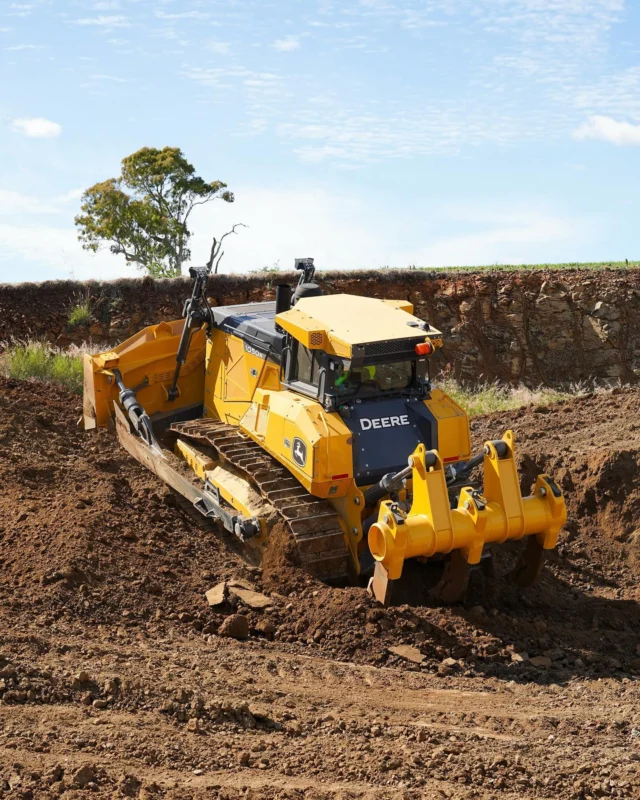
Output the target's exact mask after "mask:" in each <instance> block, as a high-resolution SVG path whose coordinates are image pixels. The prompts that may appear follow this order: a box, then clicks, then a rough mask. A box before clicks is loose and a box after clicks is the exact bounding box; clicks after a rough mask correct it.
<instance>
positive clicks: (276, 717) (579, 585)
mask: <svg viewBox="0 0 640 800" xmlns="http://www.w3.org/2000/svg"><path fill="white" fill-rule="evenodd" d="M639 400H640V390H621V391H617V392H615V393H613V394H602V395H598V396H595V397H592V398H586V399H582V400H575V401H572V402H568V403H565V404H562V405H559V406H555V407H553V410H547V409H533V408H527V409H522V410H520V411H517V412H511V413H509V414H499V415H492V416H491V417H487V418H483V419H479V420H477V421H475V422H474V423H473V434H474V440H475V443H476V445H478V446H480V445H481V444H482V441H483V440H484V439H485V438H495V437H496V436H498V435H501V434H502V432H503V430H504V429H505V428H506V427H512V428H513V429H514V430H515V432H516V436H517V447H518V449H519V453H520V456H521V468H522V474H523V481H524V482H525V483H527V482H528V481H529V480H530V478H531V476H532V475H533V473H534V471H535V470H537V469H539V468H544V469H548V470H549V471H551V472H552V473H553V474H554V475H555V477H556V478H557V479H558V481H559V482H560V483H561V484H562V486H563V487H564V488H565V490H566V492H567V497H568V502H569V510H570V520H569V523H568V525H567V528H566V530H565V531H564V532H563V534H562V537H561V543H560V547H559V549H558V552H557V553H556V554H554V555H553V556H552V557H551V559H550V563H549V564H548V566H547V568H546V570H545V573H544V578H543V580H542V581H541V582H540V584H539V585H538V586H536V587H535V588H533V589H531V590H528V591H526V592H520V591H517V590H516V589H514V588H513V587H511V586H510V585H509V584H507V583H506V581H505V580H504V579H503V578H502V577H501V576H503V575H504V574H505V573H506V572H507V571H508V569H509V567H510V564H511V563H512V561H513V559H514V557H515V547H513V548H512V547H503V548H500V549H498V551H497V553H496V556H495V559H494V560H495V562H496V573H497V577H496V578H494V579H492V580H489V579H484V580H482V579H481V576H479V575H478V576H476V578H474V580H473V582H472V587H471V590H470V594H469V596H468V598H467V600H466V602H465V603H464V604H463V605H460V606H457V607H452V608H437V607H432V606H429V605H420V606H415V607H409V606H397V607H393V608H390V609H387V610H383V609H381V608H378V607H377V606H376V605H375V604H374V603H372V602H371V600H370V599H369V598H368V597H367V595H366V593H365V592H364V591H363V590H361V589H358V588H349V589H336V588H330V587H327V586H324V585H323V584H321V583H318V582H317V581H314V580H313V579H312V578H310V577H309V576H307V575H305V574H304V573H301V572H299V571H296V570H295V569H293V568H291V567H289V566H288V565H287V564H286V562H285V561H283V559H279V558H272V559H271V561H270V562H269V564H268V565H267V566H266V567H265V569H264V570H256V569H252V568H248V567H246V566H245V565H244V563H243V562H242V560H241V559H240V558H239V557H238V556H237V555H235V554H233V553H230V552H229V551H228V550H226V549H224V548H223V547H222V545H221V544H220V542H219V541H218V539H217V538H216V537H215V536H213V535H211V534H206V533H203V531H201V530H199V529H197V528H195V527H194V526H193V524H192V523H190V522H189V521H187V520H185V519H184V518H183V517H182V515H181V514H180V513H179V512H178V510H177V509H176V508H175V507H174V505H173V502H172V499H171V496H170V495H169V493H168V492H167V490H166V489H165V488H164V487H163V486H162V485H161V484H159V483H158V482H157V481H156V480H155V479H154V478H153V476H152V475H150V474H149V473H147V472H145V471H144V470H143V469H142V468H140V467H139V466H138V465H137V464H136V463H135V462H133V461H132V460H131V459H130V458H129V457H128V456H127V455H126V454H125V453H123V452H122V451H120V450H118V449H117V444H116V441H115V439H114V437H113V436H112V435H111V434H110V433H107V432H105V431H97V432H93V433H91V434H87V433H83V432H81V431H80V430H79V429H78V428H77V426H76V419H77V418H78V416H79V414H80V407H79V401H78V399H77V398H75V397H73V396H70V395H67V394H66V393H64V392H62V391H60V390H57V389H55V388H53V387H51V386H45V385H41V384H37V383H33V384H24V383H20V382H17V381H10V380H2V381H1V382H0V480H1V481H2V487H3V491H2V494H1V496H0V561H1V564H2V581H0V631H1V635H0V696H1V697H2V703H1V704H0V793H2V792H4V796H7V797H11V798H29V797H33V798H49V797H51V798H52V797H59V796H63V797H84V796H91V795H89V794H88V793H89V791H90V790H93V796H104V797H140V798H142V797H144V798H156V797H157V798H165V797H171V798H175V799H176V800H177V799H178V798H180V799H181V800H182V798H200V797H210V798H218V797H227V798H230V799H231V798H233V799H235V798H240V797H244V798H246V797H251V798H303V797H304V798H307V797H312V798H355V797H358V798H360V797H363V798H364V797H366V798H373V797H376V798H377V797H383V798H386V797H388V798H409V799H410V800H414V798H415V799H416V800H417V798H421V797H434V798H436V797H438V798H440V797H450V798H461V799H462V798H472V797H474V798H479V797H480V798H484V797H492V798H494V797H497V798H505V799H508V800H512V798H513V799H514V800H515V798H557V797H567V798H575V800H586V798H591V797H621V798H637V797H640V792H639V791H638V781H637V776H638V772H639V770H640V712H639V710H638V709H639V708H640V704H639V700H640V692H639V689H638V678H639V677H640V633H639V632H640V605H639V601H640V584H639V569H638V564H639V559H640V540H639V530H638V528H637V524H638V523H637V520H638V519H640V514H639V511H640V492H639V489H638V487H640V419H639V416H638V403H639ZM527 488H528V487H527ZM283 577H284V578H285V579H283ZM232 578H236V579H241V580H244V581H248V582H249V583H250V584H251V585H253V586H254V587H255V588H256V589H257V590H259V591H263V592H265V593H266V594H267V595H269V596H270V598H271V601H272V605H271V607H269V608H266V609H264V610H256V609H252V608H250V607H249V606H246V605H244V604H243V603H242V602H238V601H237V600H232V601H229V602H228V603H227V604H226V605H223V606H221V607H218V608H216V609H211V608H209V607H208V605H207V603H206V601H205V599H204V592H205V591H206V590H207V589H209V588H210V587H211V586H213V585H214V584H216V583H217V582H219V581H221V580H227V579H232ZM234 613H239V614H240V615H242V616H244V617H245V618H246V620H247V625H246V628H247V629H248V632H249V633H248V638H247V639H246V640H243V641H236V640H235V639H233V638H231V639H230V638H226V637H225V636H224V635H222V634H224V632H225V630H226V627H227V626H228V621H229V619H230V617H231V615H232V614H234ZM399 646H409V647H411V648H414V650H412V651H405V655H402V654H398V652H396V651H395V648H398V647H399ZM401 652H402V651H401ZM407 652H409V653H413V657H414V659H415V660H411V659H407V657H406V653H407ZM416 652H417V653H418V656H417V657H416V656H415V653H416ZM85 793H87V794H85Z"/></svg>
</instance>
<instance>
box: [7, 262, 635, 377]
mask: <svg viewBox="0 0 640 800" xmlns="http://www.w3.org/2000/svg"><path fill="white" fill-rule="evenodd" d="M318 276H319V277H320V279H321V281H322V283H323V285H324V287H325V290H326V291H327V292H346V293H351V294H366V295H369V296H374V297H390V298H405V299H409V300H410V301H411V302H413V303H414V304H415V307H416V313H417V314H418V315H419V316H422V317H424V318H427V319H428V320H429V321H430V322H431V323H432V324H433V325H435V326H436V327H438V328H440V329H441V330H442V331H443V332H444V333H445V347H444V349H443V351H442V353H439V355H438V363H437V367H438V368H440V369H447V370H450V371H451V372H452V374H453V375H454V376H455V377H457V378H459V379H465V380H472V381H476V380H478V379H480V380H488V381H493V380H496V379H500V380H504V381H508V382H515V383H517V382H522V383H525V384H527V385H530V386H537V385H540V384H547V385H560V384H566V383H567V382H576V381H590V380H592V379H597V380H605V381H606V380H609V381H610V380H620V381H622V382H624V383H627V382H637V381H638V379H639V378H640V270H639V269H628V270H613V269H612V270H589V269H583V270H579V269H576V270H549V271H531V270H522V271H517V272H477V273H469V272H458V273H456V272H452V271H446V272H443V271H433V272H426V271H422V270H381V271H377V272H376V271H371V272H342V273H340V272H326V273H322V272H319V273H318ZM295 279H296V276H294V275H273V274H271V275H260V274H256V275H249V276H237V275H218V276H214V277H213V278H212V279H211V283H210V295H211V300H212V302H214V303H216V304H230V303H240V302H255V301H260V300H265V299H272V298H273V296H274V287H275V283H277V282H282V281H286V280H289V281H294V280H295ZM188 291H189V285H188V281H187V280H186V279H176V280H159V281H154V280H152V279H149V278H144V279H131V280H120V281H111V282H103V283H99V282H89V283H78V282H73V281H56V282H48V283H42V284H28V283H24V284H16V285H2V286H0V341H2V340H8V339H10V338H11V337H17V338H27V337H38V338H45V339H47V340H49V341H51V342H57V343H59V344H62V345H66V344H68V343H70V342H82V341H83V340H88V339H91V340H93V341H96V342H105V341H108V342H111V343H113V342H117V341H121V340H122V339H124V338H126V337H127V336H130V335H131V334H133V333H135V332H136V331H137V330H139V329H140V328H141V327H143V326H145V325H151V324H153V323H156V322H159V321H160V320H163V319H175V318H177V317H179V316H180V315H181V312H182V304H183V301H184V298H185V297H186V296H187V294H188ZM87 295H88V296H89V298H90V305H91V307H92V310H93V318H92V321H91V324H90V325H88V326H85V327H77V328H74V329H69V327H68V318H69V312H70V310H71V309H72V308H73V307H74V305H77V304H78V303H79V302H80V301H81V300H83V299H84V298H86V297H87Z"/></svg>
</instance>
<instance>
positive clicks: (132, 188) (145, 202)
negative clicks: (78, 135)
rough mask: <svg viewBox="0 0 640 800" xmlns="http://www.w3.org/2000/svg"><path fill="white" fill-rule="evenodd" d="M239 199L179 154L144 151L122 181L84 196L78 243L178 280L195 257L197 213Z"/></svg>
mask: <svg viewBox="0 0 640 800" xmlns="http://www.w3.org/2000/svg"><path fill="white" fill-rule="evenodd" d="M233 199H234V197H233V193H232V192H230V191H228V189H227V184H226V183H223V182H222V181H211V182H210V183H207V182H206V181H205V180H204V178H201V177H199V176H198V175H196V174H195V168H194V167H193V165H192V164H190V163H189V162H188V161H187V159H186V158H185V157H184V155H183V154H182V151H181V150H180V149H179V148H177V147H164V148H163V149H162V150H157V149H156V148H154V147H143V148H142V149H141V150H138V151H137V153H133V154H132V155H130V156H127V157H126V158H125V159H123V161H122V170H121V174H120V177H119V178H109V180H106V181H102V183H96V184H95V186H91V187H90V188H89V189H87V190H86V192H85V193H84V194H83V195H82V205H81V207H80V208H81V212H82V213H81V214H78V216H77V217H76V218H75V223H76V225H77V226H78V229H79V232H78V239H79V240H80V242H82V246H83V248H84V249H85V250H92V251H93V252H94V253H95V252H97V251H98V250H99V249H100V248H101V247H103V246H104V245H105V244H107V243H108V244H109V249H110V250H111V252H112V253H115V254H117V255H123V256H124V257H125V259H126V260H127V263H130V264H135V266H136V267H138V268H139V269H144V270H146V271H147V272H148V273H149V274H150V275H153V276H154V277H158V278H172V277H175V276H177V275H180V274H181V271H182V264H183V263H184V262H185V261H188V260H189V258H190V257H191V251H190V250H189V247H188V245H189V238H190V237H191V231H190V230H189V228H188V226H187V223H188V221H189V215H190V214H191V212H192V211H193V209H194V208H195V207H196V206H200V205H203V204H204V203H208V202H210V201H211V200H224V201H225V202H227V203H232V202H233ZM214 241H215V240H214Z"/></svg>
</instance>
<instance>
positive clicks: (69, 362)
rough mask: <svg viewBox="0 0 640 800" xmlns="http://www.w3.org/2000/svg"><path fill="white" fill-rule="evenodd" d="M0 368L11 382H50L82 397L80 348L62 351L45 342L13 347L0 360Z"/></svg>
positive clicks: (15, 344)
mask: <svg viewBox="0 0 640 800" xmlns="http://www.w3.org/2000/svg"><path fill="white" fill-rule="evenodd" d="M0 368H1V369H2V372H3V373H4V374H5V375H7V376H8V377H10V378H18V379H20V380H39V381H49V382H51V383H57V384H59V385H60V386H63V387H64V388H65V389H67V390H68V391H70V392H74V393H75V394H82V380H83V365H82V350H81V349H80V348H72V349H70V350H68V351H64V350H60V349H59V348H56V347H52V346H51V345H49V344H46V343H45V342H36V341H32V342H25V343H13V344H11V345H10V346H9V347H8V348H7V349H6V350H5V351H4V353H3V354H2V356H1V357H0Z"/></svg>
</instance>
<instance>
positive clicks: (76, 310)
mask: <svg viewBox="0 0 640 800" xmlns="http://www.w3.org/2000/svg"><path fill="white" fill-rule="evenodd" d="M75 300H76V303H75V305H74V306H72V307H71V310H70V311H69V316H68V317H67V323H68V325H69V327H70V328H78V327H80V326H81V325H84V326H88V325H89V323H90V322H91V317H92V315H93V307H92V304H91V294H90V293H89V290H87V291H85V292H81V293H76V295H75Z"/></svg>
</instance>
